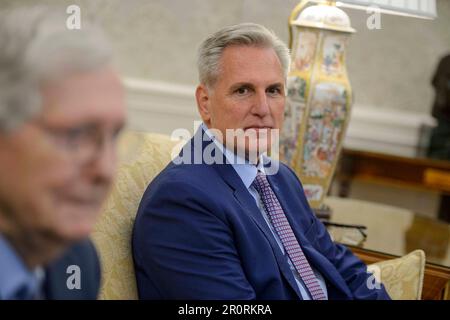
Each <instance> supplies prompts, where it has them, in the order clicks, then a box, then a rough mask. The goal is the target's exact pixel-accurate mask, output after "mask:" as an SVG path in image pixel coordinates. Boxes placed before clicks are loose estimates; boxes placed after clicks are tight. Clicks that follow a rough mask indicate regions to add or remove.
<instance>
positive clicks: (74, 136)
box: [65, 126, 95, 143]
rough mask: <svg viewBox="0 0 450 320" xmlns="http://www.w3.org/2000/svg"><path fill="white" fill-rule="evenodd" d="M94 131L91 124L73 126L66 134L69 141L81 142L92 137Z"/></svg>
mask: <svg viewBox="0 0 450 320" xmlns="http://www.w3.org/2000/svg"><path fill="white" fill-rule="evenodd" d="M94 131H95V130H94V129H93V128H92V127H91V126H85V127H78V128H71V129H68V130H67V131H66V132H65V136H66V139H67V141H68V142H69V143H79V142H83V141H84V140H87V139H90V138H91V137H92V135H93V132H94Z"/></svg>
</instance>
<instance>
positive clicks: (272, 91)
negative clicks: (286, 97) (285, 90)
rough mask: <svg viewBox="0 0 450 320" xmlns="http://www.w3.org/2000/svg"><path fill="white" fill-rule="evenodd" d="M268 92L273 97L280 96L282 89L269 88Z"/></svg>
mask: <svg viewBox="0 0 450 320" xmlns="http://www.w3.org/2000/svg"><path fill="white" fill-rule="evenodd" d="M267 92H268V93H269V94H271V95H279V94H281V89H280V88H269V89H268V90H267Z"/></svg>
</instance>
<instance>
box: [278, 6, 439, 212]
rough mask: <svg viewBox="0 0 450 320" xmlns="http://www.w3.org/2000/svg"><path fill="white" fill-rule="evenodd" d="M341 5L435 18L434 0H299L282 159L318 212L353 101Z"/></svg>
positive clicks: (348, 30)
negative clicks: (300, 183) (294, 173)
mask: <svg viewBox="0 0 450 320" xmlns="http://www.w3.org/2000/svg"><path fill="white" fill-rule="evenodd" d="M339 7H349V8H354V9H367V8H369V7H371V8H374V9H373V10H379V11H380V12H381V13H389V14H398V15H403V16H411V17H420V18H426V19H433V18H435V17H436V2H435V0H422V1H420V0H370V1H369V0H341V1H330V0H303V1H300V3H299V4H298V5H297V6H296V7H295V8H294V10H293V11H292V12H291V15H290V17H289V48H290V49H291V70H290V73H289V76H288V81H287V92H288V97H287V102H286V109H285V122H284V125H283V128H282V130H281V140H280V159H281V160H282V161H284V162H285V163H287V164H289V165H290V166H291V167H292V168H293V169H294V171H295V172H296V174H297V175H298V177H299V178H300V180H301V181H302V183H303V187H304V191H305V195H306V197H307V199H308V202H309V204H310V206H311V207H312V208H313V209H314V210H315V211H316V213H318V212H321V211H323V210H324V206H323V199H324V197H325V196H326V194H327V192H328V189H329V187H330V184H331V180H332V177H333V174H334V171H335V168H336V164H337V161H338V157H339V153H340V150H341V148H342V142H343V138H344V137H345V132H346V129H347V126H348V122H349V120H350V111H351V106H352V100H353V94H352V88H351V85H350V81H349V78H348V75H347V68H346V47H347V43H348V40H349V36H350V35H351V34H352V33H354V32H355V30H354V29H353V28H352V27H351V22H350V18H349V17H348V15H347V14H346V13H345V12H344V11H343V10H342V9H340V8H339ZM375 8H376V9H375Z"/></svg>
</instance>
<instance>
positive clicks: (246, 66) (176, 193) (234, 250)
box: [133, 24, 389, 300]
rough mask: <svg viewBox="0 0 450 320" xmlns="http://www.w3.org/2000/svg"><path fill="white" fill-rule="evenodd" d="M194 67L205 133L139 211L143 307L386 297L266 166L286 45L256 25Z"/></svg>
mask: <svg viewBox="0 0 450 320" xmlns="http://www.w3.org/2000/svg"><path fill="white" fill-rule="evenodd" d="M198 68H199V76H200V85H199V86H198V87H197V91H196V99H197V104H198V109H199V113H200V115H201V117H202V120H203V123H202V125H201V126H200V128H199V129H198V131H197V133H196V134H195V135H194V137H193V138H192V139H191V141H190V142H189V143H187V144H186V145H185V146H184V148H183V150H182V152H181V153H180V155H179V157H178V158H176V159H174V160H173V162H172V163H170V164H169V165H168V166H167V167H166V168H165V169H164V170H163V171H162V172H161V173H160V174H159V175H158V176H157V177H156V178H155V179H154V180H153V181H152V182H151V184H150V185H149V187H148V189H147V190H146V192H145V194H144V196H143V198H142V201H141V204H140V207H139V210H138V213H137V217H136V221H135V226H134V233H133V255H134V263H135V270H136V277H137V284H138V290H139V296H140V298H142V299H314V300H324V299H389V296H388V294H387V293H386V291H385V289H384V287H383V286H382V285H381V284H378V283H374V281H373V280H372V276H371V275H370V274H368V273H367V271H366V266H365V265H364V264H363V263H362V262H361V261H360V260H359V259H358V258H356V257H355V256H354V255H353V254H352V253H351V252H350V251H349V250H348V249H347V248H346V247H344V246H342V245H339V244H335V243H333V241H332V240H331V238H330V236H329V235H328V233H327V231H326V229H325V227H324V225H323V224H322V223H321V222H320V221H319V220H318V219H317V218H316V217H315V215H314V214H313V213H312V211H311V209H310V207H309V206H308V203H307V200H306V198H305V195H304V192H303V189H302V185H301V183H300V181H299V180H298V179H297V177H296V175H295V174H294V172H293V171H292V170H291V169H290V168H288V167H287V166H285V165H283V164H281V163H279V162H277V161H276V160H274V159H271V158H269V157H268V156H267V153H268V152H270V151H271V150H270V146H271V145H273V144H274V143H276V142H277V138H276V137H277V135H276V133H277V132H278V129H279V128H280V127H281V125H282V120H283V112H284V105H285V96H286V89H285V83H286V77H287V72H288V69H289V52H288V49H287V48H286V46H285V44H284V43H283V42H282V41H280V40H279V39H278V38H277V37H276V36H275V35H274V34H273V33H272V32H270V31H269V30H267V29H266V28H264V27H262V26H260V25H256V24H240V25H236V26H231V27H227V28H224V29H222V30H220V31H218V32H217V33H215V34H214V35H212V36H211V37H209V38H208V39H206V40H205V41H204V42H203V43H202V45H201V46H200V50H199V58H198ZM272 152H273V150H272Z"/></svg>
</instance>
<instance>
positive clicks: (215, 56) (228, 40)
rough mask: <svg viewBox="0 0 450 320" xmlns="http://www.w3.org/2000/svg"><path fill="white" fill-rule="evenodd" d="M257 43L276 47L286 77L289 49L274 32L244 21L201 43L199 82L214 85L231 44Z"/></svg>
mask: <svg viewBox="0 0 450 320" xmlns="http://www.w3.org/2000/svg"><path fill="white" fill-rule="evenodd" d="M232 45H235V46H255V47H263V48H273V49H274V51H275V53H276V55H277V57H278V59H279V60H280V63H281V66H282V68H283V74H284V77H285V78H286V77H287V74H288V72H289V65H290V55H289V49H288V48H287V46H286V44H285V43H284V42H283V41H281V40H280V38H278V37H277V36H276V35H275V33H274V32H273V31H271V30H269V29H267V28H265V27H264V26H262V25H259V24H255V23H241V24H237V25H233V26H229V27H225V28H223V29H221V30H219V31H217V32H216V33H214V34H213V35H211V36H210V37H208V38H207V39H206V40H204V41H203V43H202V44H201V45H200V48H199V50H198V57H197V67H198V75H199V81H200V83H202V84H204V85H206V86H207V87H209V88H211V87H212V86H214V84H215V82H216V80H217V78H218V76H219V73H220V59H221V57H222V54H223V51H224V50H225V48H226V47H228V46H232Z"/></svg>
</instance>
